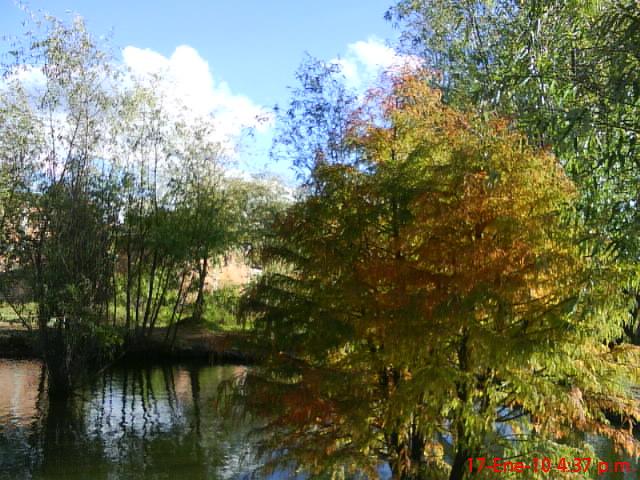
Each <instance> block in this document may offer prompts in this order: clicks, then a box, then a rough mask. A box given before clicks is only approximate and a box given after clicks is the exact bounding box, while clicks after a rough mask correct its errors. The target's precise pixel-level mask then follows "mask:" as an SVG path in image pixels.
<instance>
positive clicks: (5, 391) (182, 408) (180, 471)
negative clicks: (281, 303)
mask: <svg viewBox="0 0 640 480" xmlns="http://www.w3.org/2000/svg"><path fill="white" fill-rule="evenodd" d="M244 373H245V369H244V368H243V367H230V366H203V365H196V364H185V365H178V366H176V365H155V366H149V365H139V366H127V367H119V368H115V369H112V370H109V371H107V372H105V373H104V374H103V375H101V376H100V377H99V378H97V379H96V380H95V381H94V382H93V383H92V384H89V385H87V386H86V387H85V388H84V389H83V390H82V391H80V392H78V395H77V396H76V397H74V398H73V399H72V400H71V401H69V402H65V403H58V402H53V401H50V400H49V399H48V398H47V393H46V389H45V385H46V378H45V376H44V373H43V369H42V365H41V364H40V363H39V362H34V361H15V360H1V359H0V480H14V479H32V480H54V479H60V480H63V479H64V480H86V479H92V480H93V479H95V480H129V479H143V480H161V479H184V480H200V479H202V480H204V479H208V480H215V479H246V478H248V477H249V476H250V474H251V473H252V472H255V470H256V468H257V466H258V464H259V460H258V456H257V454H256V443H255V442H256V437H255V436H251V435H249V433H250V432H251V431H252V430H253V427H255V426H256V425H257V423H258V422H257V421H254V420H251V419H249V418H247V417H245V416H234V418H225V417H224V415H223V414H222V413H221V412H226V411H227V410H225V409H222V410H221V409H217V408H215V407H216V402H217V401H218V400H220V395H219V387H220V385H221V383H222V382H224V381H226V380H230V379H233V378H234V377H236V376H238V375H243V374H244ZM235 408H236V409H238V408H240V407H239V406H236V407H235ZM589 443H591V444H592V445H593V446H594V448H595V449H596V451H597V452H598V454H599V455H600V456H601V458H605V459H611V460H616V461H617V460H625V461H630V462H631V464H632V465H633V466H634V467H636V462H635V460H634V459H628V458H624V457H622V458H621V457H620V456H619V454H617V453H616V452H614V451H613V450H612V449H611V444H610V442H608V441H605V440H603V439H595V438H591V439H590V440H589ZM389 477H390V471H389V469H388V467H387V466H383V467H381V469H380V470H379V478H389ZM269 478H270V479H272V480H276V479H285V478H286V479H292V478H302V476H298V477H296V476H294V475H293V474H292V472H286V471H283V472H278V473H276V474H274V475H272V476H271V477H269ZM523 478H524V477H523ZM599 478H602V479H611V480H613V479H615V480H618V479H619V480H623V479H624V480H629V479H631V478H638V477H637V473H634V474H629V473H627V474H622V473H618V474H612V473H610V474H608V475H603V476H601V477H599Z"/></svg>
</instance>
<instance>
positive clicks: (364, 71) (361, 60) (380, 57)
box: [331, 37, 422, 90]
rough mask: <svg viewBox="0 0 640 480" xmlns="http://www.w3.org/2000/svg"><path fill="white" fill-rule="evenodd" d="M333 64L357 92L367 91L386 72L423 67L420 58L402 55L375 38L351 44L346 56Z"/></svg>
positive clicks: (336, 59)
mask: <svg viewBox="0 0 640 480" xmlns="http://www.w3.org/2000/svg"><path fill="white" fill-rule="evenodd" d="M331 63H334V64H336V65H338V66H339V67H340V69H341V71H342V74H343V75H344V77H345V79H346V82H347V85H348V86H349V87H352V88H354V89H356V90H363V89H366V88H367V87H368V86H370V85H371V84H372V83H373V82H374V80H375V79H376V77H378V75H380V73H382V72H383V71H384V70H389V69H392V68H395V67H404V66H409V67H414V68H415V67H418V66H420V65H422V61H421V60H420V59H419V58H418V57H415V56H412V55H401V54H399V53H397V52H396V51H395V50H394V49H393V48H391V47H389V46H387V45H385V44H384V43H383V42H382V41H380V40H379V39H377V38H375V37H371V38H369V39H368V40H366V41H364V40H360V41H358V42H355V43H351V44H349V45H348V47H347V53H346V55H345V56H344V57H343V58H335V59H333V60H332V61H331Z"/></svg>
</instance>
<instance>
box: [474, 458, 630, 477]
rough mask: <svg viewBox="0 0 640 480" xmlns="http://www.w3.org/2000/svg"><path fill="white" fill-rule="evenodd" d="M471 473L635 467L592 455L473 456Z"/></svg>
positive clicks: (603, 470) (621, 470) (602, 470)
mask: <svg viewBox="0 0 640 480" xmlns="http://www.w3.org/2000/svg"><path fill="white" fill-rule="evenodd" d="M467 464H468V471H469V473H481V472H485V473H489V472H492V473H504V474H506V473H527V472H528V473H540V474H547V473H548V474H553V473H556V472H571V473H587V472H589V471H594V470H595V471H596V472H597V474H598V475H605V474H607V473H631V472H634V471H635V469H633V468H632V467H631V462H605V461H602V460H595V459H592V458H590V457H574V458H559V459H556V460H554V459H551V458H549V457H541V458H539V457H533V458H532V459H531V461H530V462H526V461H514V460H505V459H502V458H499V457H494V458H489V459H488V458H486V457H471V458H469V459H468V460H467Z"/></svg>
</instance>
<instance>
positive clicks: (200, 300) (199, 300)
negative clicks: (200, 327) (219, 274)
mask: <svg viewBox="0 0 640 480" xmlns="http://www.w3.org/2000/svg"><path fill="white" fill-rule="evenodd" d="M207 256H208V255H207V252H205V254H204V255H203V258H202V266H201V268H200V272H199V273H200V276H199V278H198V296H197V297H196V304H195V307H194V309H193V320H194V321H195V322H199V321H200V320H202V313H203V311H204V284H205V280H206V278H207V267H208V259H207Z"/></svg>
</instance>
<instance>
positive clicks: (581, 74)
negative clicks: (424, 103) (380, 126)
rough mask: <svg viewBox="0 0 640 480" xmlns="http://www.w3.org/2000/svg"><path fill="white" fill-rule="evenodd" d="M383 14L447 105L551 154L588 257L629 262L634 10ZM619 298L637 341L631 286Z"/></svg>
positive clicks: (635, 112) (459, 4)
mask: <svg viewBox="0 0 640 480" xmlns="http://www.w3.org/2000/svg"><path fill="white" fill-rule="evenodd" d="M388 16H389V18H391V19H394V20H395V21H397V22H398V23H399V24H401V25H402V26H403V30H404V37H405V39H406V40H407V43H406V45H407V46H408V47H409V48H411V49H412V50H413V51H414V52H416V53H418V54H420V55H423V56H424V57H425V59H426V60H427V63H428V65H429V66H430V67H433V68H434V69H435V70H436V71H437V72H438V74H439V77H438V79H439V81H438V82H437V83H438V85H439V86H441V87H442V88H443V89H444V91H445V98H446V100H447V101H448V102H450V103H452V104H455V105H457V106H459V107H462V108H472V109H479V110H483V111H492V110H497V111H499V112H500V113H501V114H503V115H505V116H507V117H509V118H511V119H512V120H513V122H514V124H516V125H517V126H518V127H519V128H520V129H521V130H522V131H524V132H525V134H526V135H527V136H528V137H529V139H530V141H531V142H532V143H534V144H536V145H539V146H544V147H548V148H552V149H553V151H554V152H555V153H556V155H557V156H558V158H559V159H560V161H561V163H562V164H563V165H564V167H565V168H566V171H567V173H568V174H569V175H570V176H571V178H572V179H573V180H574V182H575V183H576V185H577V187H578V189H579V192H580V198H579V209H580V212H581V214H582V216H583V218H584V220H585V222H587V224H588V226H589V228H588V230H587V232H586V234H585V237H586V238H587V239H589V240H590V246H591V248H592V249H593V252H594V254H602V255H610V254H612V253H613V254H614V255H616V256H617V258H618V259H619V260H620V261H624V262H630V263H631V264H632V265H635V264H636V263H637V259H638V254H639V252H640V249H639V248H640V244H639V243H638V238H640V237H639V236H638V234H637V233H638V225H639V223H638V218H637V208H636V207H637V205H636V204H637V200H638V198H639V194H640V190H638V182H637V177H638V164H639V162H638V160H639V156H638V155H639V150H638V147H637V136H638V132H640V124H639V123H638V119H639V118H640V111H639V108H640V77H639V72H640V63H639V58H640V56H639V55H638V52H639V50H638V45H640V9H639V8H638V4H637V2H636V1H635V0H607V1H597V2H596V1H548V2H516V1H512V0H507V1H497V2H496V1H484V0H474V1H471V2H466V1H439V0H435V1H433V0H429V1H421V0H416V1H413V0H406V1H404V0H403V1H400V2H398V3H397V4H396V5H395V6H394V7H392V8H391V9H390V10H389V12H388ZM634 268H637V267H635V266H634ZM625 283H626V281H625ZM623 291H624V292H626V293H627V294H629V296H630V297H631V298H632V299H634V301H635V302H636V306H635V307H634V309H633V311H632V318H631V319H630V325H629V326H628V329H627V333H628V334H629V335H630V337H631V338H632V339H635V340H634V341H637V339H638V319H637V316H638V311H639V309H638V307H637V301H638V297H637V290H636V289H633V288H631V289H630V288H628V286H627V285H626V284H623V285H621V286H620V292H621V293H622V292H623Z"/></svg>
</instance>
